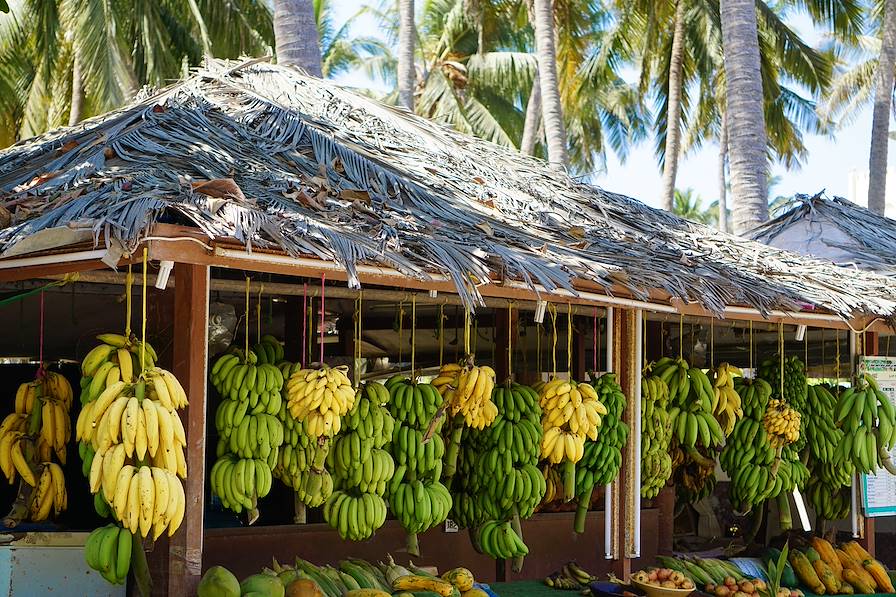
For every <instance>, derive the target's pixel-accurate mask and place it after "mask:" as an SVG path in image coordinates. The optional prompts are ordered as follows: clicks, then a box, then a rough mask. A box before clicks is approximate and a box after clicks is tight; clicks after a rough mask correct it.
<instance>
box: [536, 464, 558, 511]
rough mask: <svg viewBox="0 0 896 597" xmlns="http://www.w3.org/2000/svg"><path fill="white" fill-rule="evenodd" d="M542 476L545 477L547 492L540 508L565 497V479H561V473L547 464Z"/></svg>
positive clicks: (542, 470) (543, 468)
mask: <svg viewBox="0 0 896 597" xmlns="http://www.w3.org/2000/svg"><path fill="white" fill-rule="evenodd" d="M541 474H542V476H543V477H544V483H545V491H544V498H542V500H541V505H540V506H539V508H541V507H543V506H546V505H548V504H551V503H553V502H555V501H557V500H559V499H560V498H561V497H563V479H562V478H561V477H560V473H559V471H557V469H556V468H555V467H553V466H551V465H550V464H546V465H544V466H543V467H542V469H541Z"/></svg>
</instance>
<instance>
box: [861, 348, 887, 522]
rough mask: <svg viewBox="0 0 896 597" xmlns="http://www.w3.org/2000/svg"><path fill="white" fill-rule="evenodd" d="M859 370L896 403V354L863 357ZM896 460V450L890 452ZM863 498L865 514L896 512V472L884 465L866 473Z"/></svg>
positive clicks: (884, 514) (863, 479)
mask: <svg viewBox="0 0 896 597" xmlns="http://www.w3.org/2000/svg"><path fill="white" fill-rule="evenodd" d="M859 372H860V373H867V374H868V375H870V376H871V377H873V378H874V379H875V380H876V381H877V385H878V387H879V388H880V390H881V391H882V392H883V393H884V394H886V395H887V397H888V398H889V399H890V402H891V403H893V404H896V358H890V357H861V358H860V360H859ZM890 458H892V459H893V460H894V462H896V450H893V451H891V452H890ZM862 501H863V505H864V508H865V516H869V517H873V516H894V515H896V476H893V475H891V474H890V473H888V472H887V471H886V470H885V469H883V468H880V469H878V470H877V472H876V474H874V475H862Z"/></svg>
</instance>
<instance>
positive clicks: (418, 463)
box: [386, 375, 452, 555]
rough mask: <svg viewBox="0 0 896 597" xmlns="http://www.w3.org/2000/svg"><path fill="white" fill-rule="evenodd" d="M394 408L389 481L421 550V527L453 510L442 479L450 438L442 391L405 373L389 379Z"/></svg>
mask: <svg viewBox="0 0 896 597" xmlns="http://www.w3.org/2000/svg"><path fill="white" fill-rule="evenodd" d="M386 389H388V390H389V394H390V400H389V411H390V412H391V413H392V416H393V417H394V419H395V426H394V429H393V432H392V442H391V444H389V451H390V453H391V454H392V459H393V460H394V461H395V474H394V475H393V476H392V479H391V480H390V481H389V487H388V494H389V507H390V509H391V510H392V513H393V514H394V515H395V517H396V518H397V519H398V521H399V522H400V523H401V526H402V527H403V528H404V529H405V531H407V533H408V546H407V547H408V553H410V554H411V555H420V548H419V547H418V545H417V533H422V532H424V531H426V530H428V529H431V528H432V527H434V526H435V525H437V524H440V523H442V522H443V521H444V520H445V519H446V518H447V517H448V512H449V511H450V510H451V503H452V502H451V494H450V493H448V489H447V488H446V487H445V486H444V485H443V484H442V483H441V477H442V457H443V456H444V455H445V443H444V442H443V440H442V437H441V436H440V435H439V431H440V428H441V424H442V421H441V419H437V417H436V414H437V413H438V412H439V410H440V409H441V407H442V395H441V394H439V392H438V390H436V388H435V386H432V385H430V384H425V383H415V382H413V381H412V380H409V379H407V378H404V377H401V376H397V375H396V376H393V377H392V378H390V379H389V380H388V381H387V382H386Z"/></svg>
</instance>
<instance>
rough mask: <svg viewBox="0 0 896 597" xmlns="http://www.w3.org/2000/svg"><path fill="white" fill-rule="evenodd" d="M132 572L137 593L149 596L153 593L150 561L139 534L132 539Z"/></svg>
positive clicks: (145, 596) (144, 596)
mask: <svg viewBox="0 0 896 597" xmlns="http://www.w3.org/2000/svg"><path fill="white" fill-rule="evenodd" d="M131 573H132V574H133V575H134V584H135V585H136V587H137V593H138V594H140V595H142V596H143V597H149V596H150V595H151V594H152V577H151V576H150V574H149V562H147V561H146V552H145V551H144V550H143V542H142V541H141V540H140V537H138V536H137V535H135V536H134V540H133V541H131Z"/></svg>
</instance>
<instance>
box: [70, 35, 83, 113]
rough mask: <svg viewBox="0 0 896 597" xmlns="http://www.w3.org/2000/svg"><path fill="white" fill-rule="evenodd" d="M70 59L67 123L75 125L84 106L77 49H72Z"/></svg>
mask: <svg viewBox="0 0 896 597" xmlns="http://www.w3.org/2000/svg"><path fill="white" fill-rule="evenodd" d="M73 52H74V60H72V103H71V106H70V107H69V111H68V125H69V126H75V125H76V124H78V123H79V122H80V121H81V112H82V110H83V106H84V85H83V83H84V82H83V80H82V78H81V60H80V59H79V58H78V52H77V50H73Z"/></svg>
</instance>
